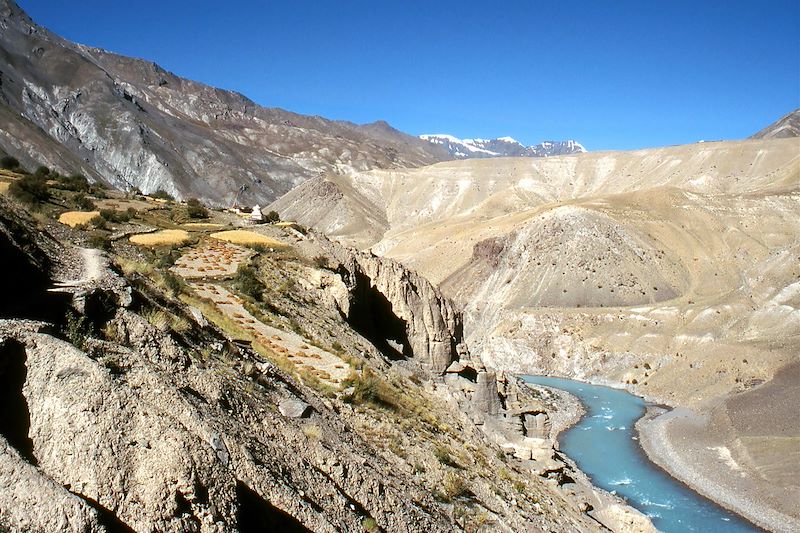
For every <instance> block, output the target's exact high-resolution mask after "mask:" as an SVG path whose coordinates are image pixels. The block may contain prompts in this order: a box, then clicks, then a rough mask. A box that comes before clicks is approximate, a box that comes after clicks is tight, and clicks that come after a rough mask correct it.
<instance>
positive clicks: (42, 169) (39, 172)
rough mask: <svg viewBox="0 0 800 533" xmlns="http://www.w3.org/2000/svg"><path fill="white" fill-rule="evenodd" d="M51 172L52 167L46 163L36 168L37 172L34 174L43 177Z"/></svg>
mask: <svg viewBox="0 0 800 533" xmlns="http://www.w3.org/2000/svg"><path fill="white" fill-rule="evenodd" d="M49 174H50V169H49V168H47V167H46V166H44V165H40V166H39V168H37V169H36V172H34V175H36V176H41V177H44V176H47V175H49Z"/></svg>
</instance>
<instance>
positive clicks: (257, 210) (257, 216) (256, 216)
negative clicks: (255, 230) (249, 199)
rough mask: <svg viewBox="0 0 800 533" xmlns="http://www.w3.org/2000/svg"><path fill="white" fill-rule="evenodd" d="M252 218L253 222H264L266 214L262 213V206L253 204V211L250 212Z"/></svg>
mask: <svg viewBox="0 0 800 533" xmlns="http://www.w3.org/2000/svg"><path fill="white" fill-rule="evenodd" d="M250 220H252V221H253V222H263V221H264V215H262V214H261V207H259V206H257V205H255V206H253V211H252V212H251V213H250Z"/></svg>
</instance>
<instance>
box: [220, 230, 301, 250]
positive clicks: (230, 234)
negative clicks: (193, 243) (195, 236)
mask: <svg viewBox="0 0 800 533" xmlns="http://www.w3.org/2000/svg"><path fill="white" fill-rule="evenodd" d="M210 237H213V238H215V239H220V240H222V241H227V242H231V243H234V244H259V245H261V246H268V247H270V248H286V244H284V243H282V242H280V241H278V240H275V239H273V238H270V237H267V236H266V235H261V234H260V233H256V232H254V231H246V230H230V231H220V232H217V233H212V234H211V235H210Z"/></svg>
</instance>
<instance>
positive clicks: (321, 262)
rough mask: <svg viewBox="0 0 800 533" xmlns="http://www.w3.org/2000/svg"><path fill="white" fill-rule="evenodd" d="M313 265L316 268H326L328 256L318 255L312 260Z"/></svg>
mask: <svg viewBox="0 0 800 533" xmlns="http://www.w3.org/2000/svg"><path fill="white" fill-rule="evenodd" d="M313 263H314V266H315V267H317V268H328V258H327V257H325V256H324V255H318V256H316V257H315V258H314V260H313Z"/></svg>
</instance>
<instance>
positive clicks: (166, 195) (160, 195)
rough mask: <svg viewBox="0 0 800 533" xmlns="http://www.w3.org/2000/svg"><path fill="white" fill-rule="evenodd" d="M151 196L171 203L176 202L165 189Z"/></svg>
mask: <svg viewBox="0 0 800 533" xmlns="http://www.w3.org/2000/svg"><path fill="white" fill-rule="evenodd" d="M150 196H152V197H153V198H159V199H161V200H169V201H170V202H173V201H175V198H173V196H172V195H171V194H170V193H168V192H167V191H165V190H164V189H158V190H157V191H156V192H154V193H153V194H151V195H150Z"/></svg>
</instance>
